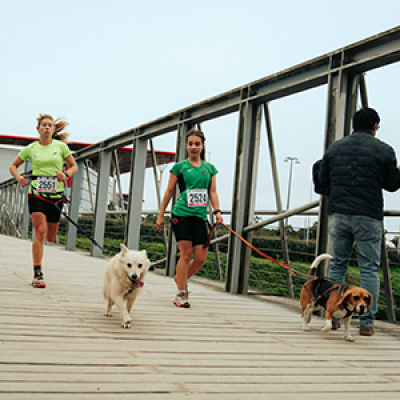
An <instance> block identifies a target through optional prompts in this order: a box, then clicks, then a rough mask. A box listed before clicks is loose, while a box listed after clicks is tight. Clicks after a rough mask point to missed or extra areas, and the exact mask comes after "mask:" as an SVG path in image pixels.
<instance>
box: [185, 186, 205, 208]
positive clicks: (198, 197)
mask: <svg viewBox="0 0 400 400" xmlns="http://www.w3.org/2000/svg"><path fill="white" fill-rule="evenodd" d="M187 201H188V207H207V204H208V193H207V190H206V189H191V190H188V191H187Z"/></svg>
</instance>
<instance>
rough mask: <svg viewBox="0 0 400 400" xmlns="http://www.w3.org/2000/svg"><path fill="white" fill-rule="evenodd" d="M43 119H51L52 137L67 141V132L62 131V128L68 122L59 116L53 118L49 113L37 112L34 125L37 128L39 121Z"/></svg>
mask: <svg viewBox="0 0 400 400" xmlns="http://www.w3.org/2000/svg"><path fill="white" fill-rule="evenodd" d="M44 119H49V120H51V121H53V125H54V133H53V136H52V137H53V139H56V140H61V141H62V142H64V143H68V142H67V138H68V136H69V133H68V132H62V131H63V130H64V128H65V127H66V126H67V125H69V123H68V122H67V121H65V120H63V119H61V118H57V119H56V120H54V118H53V117H52V116H51V115H50V114H39V116H38V117H37V118H36V121H37V125H36V127H37V128H39V126H40V123H41V122H42V121H43V120H44Z"/></svg>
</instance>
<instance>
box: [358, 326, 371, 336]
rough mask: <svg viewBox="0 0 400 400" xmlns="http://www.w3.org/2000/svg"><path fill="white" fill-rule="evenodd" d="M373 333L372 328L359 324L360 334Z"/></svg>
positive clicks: (369, 334)
mask: <svg viewBox="0 0 400 400" xmlns="http://www.w3.org/2000/svg"><path fill="white" fill-rule="evenodd" d="M373 334H374V328H366V327H365V326H360V336H372V335H373Z"/></svg>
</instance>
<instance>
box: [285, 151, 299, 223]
mask: <svg viewBox="0 0 400 400" xmlns="http://www.w3.org/2000/svg"><path fill="white" fill-rule="evenodd" d="M285 162H288V163H289V183H288V195H287V203H286V211H288V210H289V205H290V194H291V192H292V175H293V163H295V164H300V160H299V159H298V158H297V157H286V158H285ZM288 222H289V218H286V225H288Z"/></svg>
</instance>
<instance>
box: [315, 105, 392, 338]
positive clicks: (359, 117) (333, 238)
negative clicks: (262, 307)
mask: <svg viewBox="0 0 400 400" xmlns="http://www.w3.org/2000/svg"><path fill="white" fill-rule="evenodd" d="M379 122H380V118H379V115H378V113H377V112H376V111H375V110H374V109H372V108H362V109H360V110H359V111H357V112H356V113H355V114H354V116H353V129H354V131H353V133H352V134H351V135H350V136H346V137H344V138H343V139H340V140H338V141H336V142H334V143H332V144H331V145H330V146H329V148H328V150H327V151H326V153H325V155H324V158H323V159H322V160H320V161H317V162H316V163H315V164H314V167H313V176H314V183H315V189H316V191H317V193H320V194H326V195H328V218H329V219H328V231H329V239H330V245H331V254H332V260H331V261H330V269H329V275H328V279H329V280H330V281H332V282H334V283H339V284H343V283H344V279H345V276H346V273H347V268H348V263H349V258H350V255H351V252H352V247H353V243H355V249H356V254H357V260H358V267H359V269H360V275H361V287H363V288H365V289H366V290H368V291H369V292H370V293H371V294H372V296H373V303H372V306H371V307H370V309H369V311H368V313H366V314H365V315H363V316H361V317H360V335H364V336H372V335H373V333H374V330H373V326H374V319H375V314H376V311H377V304H378V297H379V278H378V271H379V266H380V254H381V240H382V229H383V224H382V220H383V196H382V189H385V190H388V191H390V192H394V191H396V190H397V189H399V180H400V171H399V169H398V168H397V161H396V154H395V152H394V150H393V148H392V147H391V146H389V145H388V144H386V143H384V142H382V141H380V140H379V139H377V138H376V137H375V136H376V132H377V130H378V129H379ZM338 327H340V323H339V320H337V319H336V320H335V319H333V320H332V328H333V329H337V328H338Z"/></svg>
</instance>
